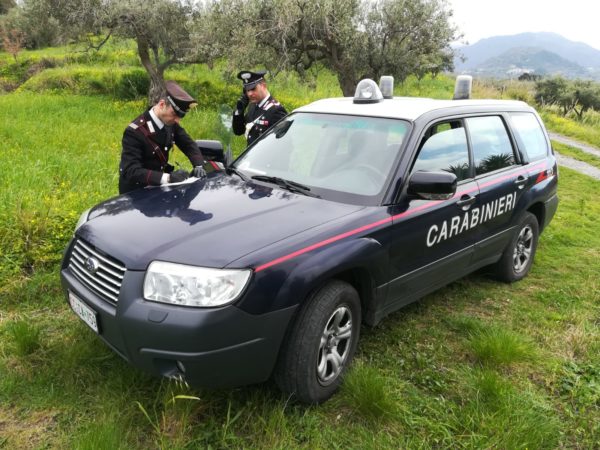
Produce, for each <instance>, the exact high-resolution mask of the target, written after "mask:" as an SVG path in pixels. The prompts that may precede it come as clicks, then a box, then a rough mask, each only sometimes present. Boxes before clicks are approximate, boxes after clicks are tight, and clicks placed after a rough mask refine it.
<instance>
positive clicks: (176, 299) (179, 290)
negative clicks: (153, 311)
mask: <svg viewBox="0 0 600 450" xmlns="http://www.w3.org/2000/svg"><path fill="white" fill-rule="evenodd" d="M251 273H252V272H251V270H249V269H244V270H234V269H208V268H205V267H194V266H186V265H183V264H173V263H168V262H162V261H154V262H152V263H151V264H150V267H148V271H147V272H146V277H145V278H144V298H145V299H146V300H150V301H153V302H161V303H172V304H174V305H182V306H200V307H213V306H221V305H225V304H227V303H231V302H232V301H234V300H235V299H236V298H237V297H238V296H239V295H240V293H241V292H242V290H243V289H244V287H246V284H247V283H248V280H249V279H250V275H251Z"/></svg>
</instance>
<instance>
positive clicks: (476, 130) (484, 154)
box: [465, 116, 515, 175]
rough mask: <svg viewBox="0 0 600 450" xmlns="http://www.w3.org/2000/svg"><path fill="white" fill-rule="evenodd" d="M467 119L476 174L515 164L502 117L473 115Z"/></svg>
mask: <svg viewBox="0 0 600 450" xmlns="http://www.w3.org/2000/svg"><path fill="white" fill-rule="evenodd" d="M465 121H466V123H467V127H468V128H469V135H470V136H471V145H472V147H473V160H474V162H475V174H476V175H482V174H484V173H488V172H493V171H494V170H498V169H502V168H504V167H509V166H512V165H514V164H515V155H514V152H513V148H512V144H511V142H510V138H509V137H508V133H507V132H506V127H505V126H504V122H503V121H502V119H501V118H500V117H498V116H488V117H471V118H469V119H466V120H465Z"/></svg>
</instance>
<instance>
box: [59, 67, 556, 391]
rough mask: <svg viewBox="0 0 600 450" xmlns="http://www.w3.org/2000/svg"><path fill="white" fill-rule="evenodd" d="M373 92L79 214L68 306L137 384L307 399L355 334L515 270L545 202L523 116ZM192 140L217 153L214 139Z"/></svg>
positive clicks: (343, 357)
mask: <svg viewBox="0 0 600 450" xmlns="http://www.w3.org/2000/svg"><path fill="white" fill-rule="evenodd" d="M461 83H462V85H464V84H465V83H466V84H467V85H468V84H469V83H468V80H467V81H466V82H465V81H464V80H463V81H461ZM391 84H392V83H391V82H390V80H389V79H387V78H386V79H385V80H382V83H381V85H380V86H378V85H377V84H376V83H375V82H373V81H372V80H363V81H362V82H361V83H359V85H358V86H357V90H356V95H355V97H354V98H333V99H326V100H321V101H317V102H314V103H311V104H309V105H307V106H304V107H301V108H299V109H297V110H295V111H294V112H293V113H292V114H290V115H289V116H287V117H286V118H285V119H283V120H282V121H280V122H279V123H278V124H277V125H276V126H274V127H272V128H271V130H270V131H269V132H267V133H266V134H265V135H263V136H262V137H261V139H260V140H258V141H257V142H256V143H255V144H254V145H252V146H251V147H250V148H248V149H247V150H246V151H245V152H244V153H243V154H242V155H240V156H239V157H238V158H237V159H236V160H235V161H233V162H230V161H224V164H223V165H222V166H221V168H224V169H223V170H215V171H213V172H212V173H210V174H209V175H208V177H207V178H205V179H197V180H195V181H192V182H189V183H183V184H178V185H167V186H160V187H155V188H148V189H140V190H138V191H134V192H131V193H128V194H125V195H122V196H119V197H116V198H113V199H110V200H108V201H106V202H104V203H101V204H99V205H97V206H95V207H93V208H91V210H89V211H86V212H85V213H84V214H83V215H82V217H81V219H80V221H79V223H78V225H77V228H76V231H75V234H74V237H73V239H72V241H71V242H70V243H69V246H68V248H67V249H66V252H65V256H64V260H63V263H62V268H61V279H62V284H63V287H64V290H65V293H66V297H67V300H68V303H69V304H70V306H71V307H72V309H73V310H74V312H75V313H76V314H77V315H78V316H79V317H80V318H81V319H82V320H83V321H84V322H85V323H86V324H87V325H88V326H89V328H91V329H92V330H93V332H95V333H97V334H98V336H99V337H100V338H101V339H102V340H103V341H104V342H105V343H106V344H107V345H108V346H109V347H110V348H111V349H113V350H114V351H115V352H116V353H118V354H119V355H120V356H121V357H123V358H124V359H125V360H126V361H128V362H129V363H130V364H132V365H134V366H136V367H138V368H140V369H142V370H144V371H146V372H149V373H151V374H155V375H158V376H165V377H174V378H179V379H183V380H185V381H186V382H188V383H189V384H190V385H192V386H207V387H216V386H239V385H244V384H249V383H258V382H262V381H265V380H267V379H269V378H270V377H271V376H273V378H274V380H275V381H276V383H277V384H278V386H279V387H280V388H281V389H282V390H283V391H284V392H286V393H293V394H295V395H296V396H297V398H298V399H299V400H300V401H303V402H308V403H318V402H322V401H324V400H326V399H328V398H329V397H330V396H331V395H332V394H333V393H334V392H335V390H336V389H337V388H338V386H339V384H340V382H341V380H342V378H343V376H344V373H345V372H346V370H347V369H348V366H349V364H350V362H351V360H352V357H353V354H354V352H355V349H356V347H357V343H358V340H359V332H360V327H361V324H363V323H365V324H368V325H374V324H377V323H378V322H379V321H380V320H381V319H383V318H384V316H386V315H387V314H389V313H391V312H393V311H396V310H397V309H399V308H401V307H402V306H404V305H406V304H408V303H410V302H413V301H415V300H417V299H419V298H421V297H423V296H424V295H426V294H428V293H430V292H432V291H434V290H436V289H438V288H440V287H442V286H444V285H445V284H447V283H450V282H452V281H454V280H456V279H458V278H460V277H463V276H464V275H466V274H468V273H470V272H473V271H474V270H476V269H479V268H482V267H484V266H489V267H490V269H491V271H492V272H493V273H494V274H495V275H496V276H497V278H499V279H500V280H503V281H506V282H514V281H517V280H520V279H522V278H523V277H525V276H526V275H527V273H528V272H529V270H530V268H531V265H532V263H533V259H534V255H535V252H536V247H537V243H538V237H539V234H540V233H541V231H542V230H543V229H544V228H545V227H546V226H547V225H548V223H549V222H550V220H551V219H552V216H553V215H554V213H555V211H556V208H557V205H558V198H557V194H556V189H557V165H556V159H555V158H554V156H553V152H552V149H551V146H550V141H549V139H548V136H547V133H546V131H545V129H544V126H543V124H542V121H541V120H540V118H539V116H538V115H537V114H536V112H535V110H534V109H533V108H531V107H529V106H527V105H526V104H525V103H523V102H519V101H494V100H469V99H466V100H465V99H458V100H432V99H424V98H399V97H395V98H393V97H392V95H391V92H392V89H393V88H392V87H391ZM459 86H461V85H459ZM457 92H458V94H457V95H456V96H458V97H461V96H464V94H461V93H460V92H461V89H460V88H459V89H458V90H457ZM456 96H455V97H456ZM199 145H200V146H201V147H203V149H204V150H205V153H207V154H209V153H211V152H212V153H211V154H213V155H216V156H215V158H216V159H219V160H223V150H222V147H221V146H220V144H219V143H216V142H215V141H199ZM225 159H227V158H225ZM211 164H212V165H213V166H215V164H216V163H215V162H212V163H211Z"/></svg>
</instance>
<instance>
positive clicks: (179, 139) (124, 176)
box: [119, 81, 206, 194]
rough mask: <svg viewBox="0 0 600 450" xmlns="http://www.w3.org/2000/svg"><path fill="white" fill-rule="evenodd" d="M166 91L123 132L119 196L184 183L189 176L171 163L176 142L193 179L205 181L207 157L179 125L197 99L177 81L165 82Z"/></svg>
mask: <svg viewBox="0 0 600 450" xmlns="http://www.w3.org/2000/svg"><path fill="white" fill-rule="evenodd" d="M165 88H166V89H165V92H164V93H163V95H161V97H160V100H159V101H158V102H157V103H156V104H155V105H154V106H153V107H152V108H150V109H149V110H148V111H146V112H145V113H143V114H142V115H141V116H139V117H137V118H136V119H135V120H134V121H133V122H131V123H130V124H129V126H128V127H127V128H126V129H125V132H124V133H123V141H122V145H123V150H122V153H121V164H120V168H119V193H120V194H124V193H126V192H129V191H132V190H134V189H139V188H143V187H145V186H158V185H161V184H167V183H176V182H181V181H184V180H185V179H187V178H188V177H189V176H190V173H188V172H186V171H185V170H181V169H179V170H174V169H175V168H174V167H173V166H172V165H171V164H169V154H170V153H171V149H172V148H173V143H175V144H177V147H179V148H180V149H181V151H182V152H183V153H184V154H185V155H186V156H187V157H188V159H189V160H190V162H191V163H192V166H193V167H194V169H193V170H192V172H191V175H192V176H195V177H199V178H203V177H204V176H206V172H205V171H204V168H203V167H202V165H203V164H204V162H205V161H204V156H203V155H202V152H201V151H200V149H199V148H198V146H197V145H196V142H195V141H194V140H193V139H192V138H191V137H190V136H189V135H188V134H187V132H186V131H185V130H184V129H183V128H182V127H181V126H180V125H179V121H180V120H181V119H182V118H183V117H184V116H185V114H186V113H187V112H188V111H189V110H190V108H191V107H192V105H195V104H196V103H197V102H196V100H195V99H194V98H193V97H192V96H191V95H189V94H188V93H187V92H186V91H184V90H183V89H182V88H181V86H179V85H178V84H177V83H175V82H174V81H167V82H166V83H165Z"/></svg>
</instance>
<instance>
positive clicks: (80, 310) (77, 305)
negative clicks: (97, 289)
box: [69, 292, 98, 333]
mask: <svg viewBox="0 0 600 450" xmlns="http://www.w3.org/2000/svg"><path fill="white" fill-rule="evenodd" d="M69 303H70V304H71V308H72V309H73V311H75V314H77V315H78V316H79V318H80V319H81V320H83V321H84V322H85V323H87V324H88V325H89V327H90V328H91V329H92V330H94V331H95V332H96V333H97V332H98V319H97V318H96V316H97V314H96V311H94V310H93V309H92V308H90V307H89V306H88V305H86V304H85V303H84V302H83V301H82V300H80V299H79V298H77V296H75V294H73V293H72V292H69Z"/></svg>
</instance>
